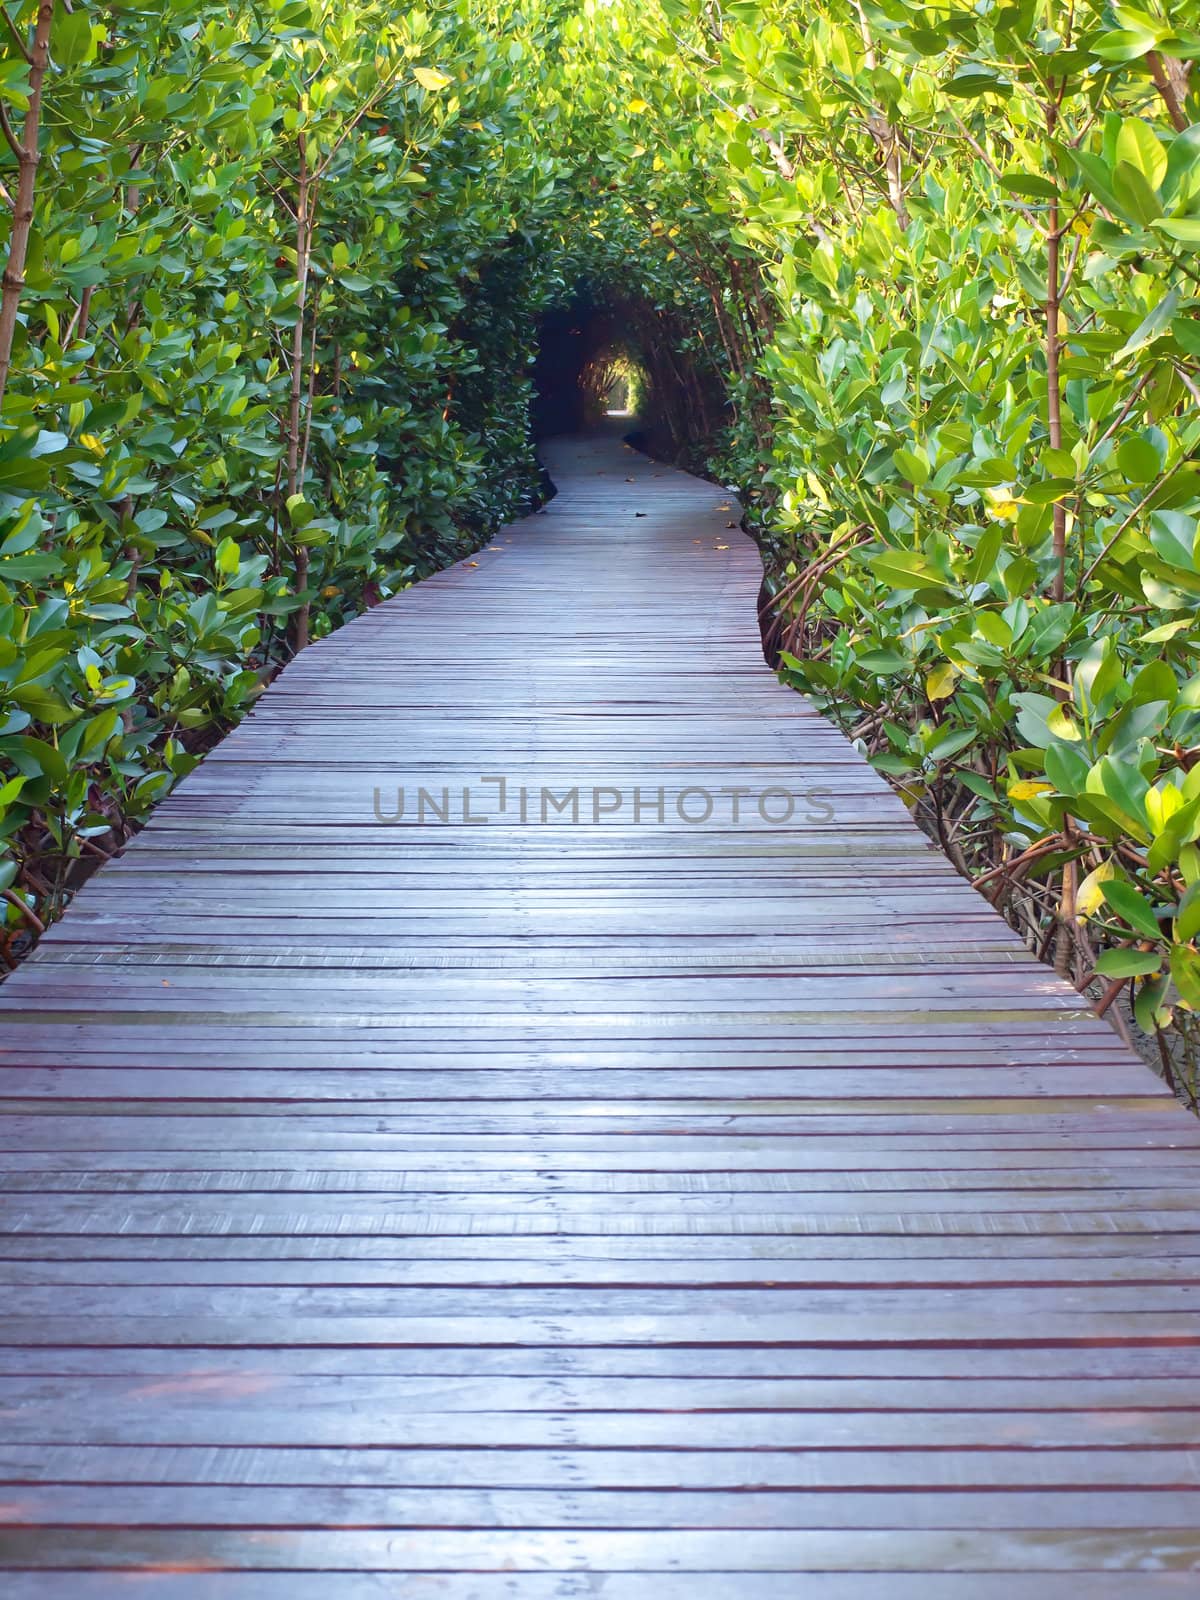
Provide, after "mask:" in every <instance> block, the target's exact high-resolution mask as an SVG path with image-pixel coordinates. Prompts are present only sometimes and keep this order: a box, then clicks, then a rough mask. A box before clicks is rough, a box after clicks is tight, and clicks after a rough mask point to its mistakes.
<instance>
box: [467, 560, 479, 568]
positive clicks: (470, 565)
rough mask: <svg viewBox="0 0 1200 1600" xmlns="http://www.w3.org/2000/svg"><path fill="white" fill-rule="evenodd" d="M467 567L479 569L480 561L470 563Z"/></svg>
mask: <svg viewBox="0 0 1200 1600" xmlns="http://www.w3.org/2000/svg"><path fill="white" fill-rule="evenodd" d="M467 565H468V566H469V567H477V566H478V565H479V563H478V561H468V562H467Z"/></svg>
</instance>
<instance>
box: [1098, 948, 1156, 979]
mask: <svg viewBox="0 0 1200 1600" xmlns="http://www.w3.org/2000/svg"><path fill="white" fill-rule="evenodd" d="M1161 970H1162V956H1160V955H1155V954H1154V953H1153V952H1152V951H1149V950H1145V951H1143V950H1105V951H1104V953H1103V955H1101V956H1100V957H1099V958H1098V959H1097V961H1096V971H1097V973H1098V974H1099V976H1100V977H1102V978H1148V977H1149V976H1150V974H1151V973H1152V972H1161Z"/></svg>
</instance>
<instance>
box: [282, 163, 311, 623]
mask: <svg viewBox="0 0 1200 1600" xmlns="http://www.w3.org/2000/svg"><path fill="white" fill-rule="evenodd" d="M296 145H297V149H298V151H299V156H300V166H299V173H298V177H297V184H296V282H297V284H298V286H299V291H298V293H297V295H296V326H295V328H294V329H293V331H292V386H291V397H290V400H289V404H288V426H287V498H288V499H289V500H290V499H291V497H292V496H293V495H296V494H299V493H300V431H301V430H300V417H301V410H302V407H303V400H304V331H305V311H306V308H307V305H308V262H309V256H310V254H311V251H312V233H313V228H312V193H311V180H310V174H309V168H308V147H307V143H306V141H305V137H304V135H303V133H301V134H299V135H298V137H297V140H296ZM295 558H296V589H297V592H298V593H302V592H303V591H304V590H305V589H306V588H307V587H308V546H307V545H304V544H299V545H297V546H296V549H295ZM309 610H310V607H309V602H308V601H307V600H303V601H301V603H300V607H299V609H298V610H297V612H296V614H295V616H294V617H293V618H292V647H293V649H294V650H295V651H296V652H297V653H299V652H300V651H301V650H303V649H304V648H305V646H306V645H307V644H308V621H309Z"/></svg>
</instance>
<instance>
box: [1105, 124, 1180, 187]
mask: <svg viewBox="0 0 1200 1600" xmlns="http://www.w3.org/2000/svg"><path fill="white" fill-rule="evenodd" d="M1116 158H1117V161H1118V162H1127V163H1128V164H1129V166H1131V167H1134V168H1136V169H1137V171H1138V172H1140V173H1141V175H1142V177H1143V178H1145V180H1146V182H1147V183H1148V184H1149V185H1150V187H1151V189H1157V188H1158V186H1159V184H1160V183H1161V182H1162V181H1163V178H1164V177H1165V176H1166V172H1167V152H1166V150H1165V149H1164V147H1163V144H1162V141H1161V140H1160V139H1159V137H1158V135H1157V134H1156V133H1155V131H1154V129H1153V128H1152V127H1151V126H1150V124H1149V123H1148V122H1143V121H1142V119H1141V117H1126V118H1125V120H1124V122H1122V124H1121V131H1120V132H1119V133H1118V134H1117V144H1116Z"/></svg>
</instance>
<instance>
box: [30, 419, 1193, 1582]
mask: <svg viewBox="0 0 1200 1600" xmlns="http://www.w3.org/2000/svg"><path fill="white" fill-rule="evenodd" d="M553 467H554V471H555V474H556V477H557V479H558V481H559V484H560V489H561V493H560V494H559V496H558V498H557V499H555V500H554V501H553V502H552V503H551V505H550V506H549V508H548V509H547V510H546V512H545V513H543V514H539V515H538V516H537V517H534V518H531V519H529V520H528V521H527V522H526V523H524V524H519V525H517V526H515V527H513V528H511V529H509V530H506V532H505V534H504V535H503V537H502V538H500V539H499V540H498V541H497V546H498V548H496V549H494V550H489V551H488V552H487V553H486V556H485V557H481V558H480V560H479V564H478V565H477V566H473V565H467V564H461V565H460V566H458V567H456V568H452V569H450V570H449V571H447V572H446V573H443V574H440V575H438V576H437V577H436V578H434V579H432V580H430V581H429V582H427V583H425V584H422V585H421V586H419V587H418V588H416V589H414V590H411V591H408V592H406V593H405V594H403V595H401V596H399V597H398V598H396V599H395V600H392V601H388V602H386V603H385V604H384V605H381V606H379V607H376V608H375V609H373V610H372V611H370V612H368V613H367V614H366V615H364V616H363V617H361V618H359V619H357V620H356V621H355V622H353V623H352V624H350V625H348V626H347V627H346V628H344V629H342V630H341V631H340V632H339V633H337V634H335V635H332V636H330V637H329V638H327V639H323V640H321V641H319V642H318V643H317V644H315V645H314V646H313V647H312V648H310V649H309V650H307V651H306V652H305V653H304V654H303V655H301V656H300V657H299V658H298V659H297V660H296V661H294V662H293V663H291V664H290V665H289V667H288V668H287V670H286V671H285V672H284V673H283V674H281V676H280V677H279V678H278V679H277V681H276V682H275V683H274V685H273V686H272V688H271V690H270V691H269V693H268V694H267V695H266V696H265V697H264V698H263V700H262V701H261V702H260V703H259V704H258V706H257V707H256V709H255V711H254V713H253V714H252V715H251V716H250V717H248V718H247V719H246V721H245V722H244V723H243V724H242V725H241V726H240V727H239V728H238V729H237V730H235V732H234V733H233V734H232V735H231V736H230V737H229V738H228V739H227V740H226V741H225V742H224V743H223V744H222V745H221V746H220V747H218V749H217V750H215V751H214V752H213V753H212V754H211V755H210V757H209V758H208V759H207V760H206V761H205V762H204V763H203V764H202V765H201V767H200V768H199V769H198V770H197V771H196V772H195V773H194V774H192V776H191V777H190V778H189V779H188V780H187V781H186V782H185V783H184V784H183V785H181V787H180V788H179V790H178V791H177V792H176V793H175V794H174V795H173V796H172V797H171V798H170V799H168V800H167V801H166V802H165V803H164V805H163V806H162V807H161V808H160V809H159V810H158V812H157V813H156V815H155V816H154V818H153V819H152V820H151V823H150V825H149V827H147V829H146V830H145V831H144V833H143V834H142V835H140V837H139V838H138V839H137V840H136V841H135V842H134V844H133V845H132V846H131V848H130V849H129V850H128V851H127V852H126V853H125V855H124V857H123V858H122V859H121V860H120V861H117V862H114V863H112V864H111V865H110V866H108V867H106V868H105V869H104V870H103V871H101V872H100V873H98V874H97V875H96V876H95V877H94V878H93V879H92V880H91V881H90V882H89V884H88V885H87V887H86V888H85V889H84V890H83V892H82V893H81V894H80V895H79V897H78V899H77V901H76V903H75V905H74V906H73V908H72V909H71V911H70V912H69V914H68V915H67V917H66V918H65V919H64V921H63V922H61V923H60V924H58V925H57V926H56V927H54V928H53V929H52V930H51V931H50V933H49V934H48V935H47V937H46V939H45V940H44V941H43V942H42V944H41V946H40V948H39V949H38V951H37V952H36V954H35V956H34V957H33V959H32V960H30V961H29V962H28V963H27V964H26V965H25V966H24V967H23V968H22V969H21V970H20V971H19V972H18V973H17V974H16V975H15V976H14V977H13V978H12V979H11V980H10V981H8V982H7V983H6V984H5V985H4V986H3V989H0V1197H2V1198H0V1298H2V1300H3V1305H2V1306H0V1571H3V1572H4V1578H3V1580H0V1586H2V1587H3V1590H4V1594H5V1596H6V1600H8V1597H9V1596H12V1597H13V1600H26V1597H30V1596H32V1595H33V1594H34V1592H35V1588H36V1594H37V1597H38V1600H95V1597H98V1596H104V1597H105V1600H107V1596H109V1595H115V1594H123V1593H127V1592H128V1590H129V1588H130V1586H131V1585H135V1586H136V1585H137V1584H139V1583H143V1582H144V1583H146V1584H147V1585H149V1586H152V1587H153V1588H154V1590H155V1592H156V1593H162V1594H164V1595H165V1596H168V1597H171V1600H240V1597H241V1596H243V1595H244V1596H246V1600H275V1597H276V1596H279V1600H283V1596H284V1594H285V1593H286V1596H287V1600H317V1597H318V1596H319V1600H328V1597H330V1596H336V1600H360V1596H361V1597H367V1596H375V1595H382V1594H388V1595H392V1594H396V1593H400V1592H403V1593H404V1594H406V1595H407V1594H410V1593H411V1594H414V1595H416V1594H425V1593H428V1594H438V1595H442V1596H445V1597H447V1600H585V1597H588V1596H592V1595H596V1594H599V1593H601V1592H602V1593H603V1594H604V1596H605V1597H606V1600H643V1597H644V1596H645V1595H647V1594H654V1595H656V1596H658V1597H659V1600H685V1597H686V1600H784V1597H786V1600H793V1597H794V1596H796V1595H797V1594H799V1593H801V1592H802V1593H803V1595H804V1597H805V1600H960V1597H961V1596H962V1595H963V1594H964V1593H966V1592H968V1591H969V1593H970V1594H971V1595H972V1596H973V1597H976V1596H977V1597H980V1600H1000V1597H1001V1596H1003V1600H1008V1597H1009V1596H1010V1595H1012V1594H1013V1593H1018V1592H1019V1593H1028V1594H1031V1595H1036V1596H1037V1597H1038V1600H1066V1597H1068V1596H1070V1597H1071V1600H1074V1597H1075V1596H1076V1595H1077V1594H1079V1593H1080V1592H1081V1588H1082V1585H1083V1584H1086V1586H1087V1590H1088V1592H1089V1593H1090V1594H1091V1595H1093V1596H1094V1597H1095V1600H1117V1597H1120V1600H1138V1597H1140V1596H1142V1595H1147V1596H1149V1595H1155V1596H1157V1595H1159V1594H1169V1593H1180V1594H1182V1593H1183V1592H1184V1590H1185V1588H1186V1590H1187V1592H1189V1593H1190V1592H1192V1590H1193V1589H1194V1586H1195V1582H1196V1578H1195V1573H1196V1569H1197V1567H1198V1566H1200V1541H1198V1538H1197V1535H1196V1534H1195V1533H1194V1531H1193V1530H1194V1528H1195V1527H1196V1525H1197V1508H1198V1505H1200V1500H1198V1496H1200V1476H1198V1472H1197V1462H1198V1461H1200V1199H1198V1198H1197V1196H1198V1195H1200V1182H1198V1181H1197V1180H1198V1179H1200V1125H1197V1123H1196V1122H1194V1121H1193V1120H1192V1119H1189V1118H1188V1117H1187V1116H1186V1115H1185V1114H1184V1113H1183V1112H1182V1110H1181V1109H1180V1108H1179V1107H1178V1106H1177V1105H1176V1104H1175V1103H1174V1100H1173V1098H1172V1096H1171V1095H1170V1094H1169V1092H1168V1091H1167V1089H1166V1088H1165V1087H1164V1086H1163V1085H1162V1084H1161V1083H1159V1082H1158V1081H1157V1080H1156V1079H1155V1078H1154V1077H1153V1075H1152V1074H1151V1073H1150V1072H1149V1071H1148V1070H1147V1069H1146V1068H1145V1067H1144V1066H1142V1064H1141V1063H1140V1062H1138V1061H1136V1060H1135V1059H1133V1058H1132V1057H1131V1056H1130V1055H1129V1053H1128V1052H1127V1051H1126V1050H1125V1048H1124V1047H1123V1046H1122V1045H1121V1043H1120V1042H1119V1040H1118V1039H1117V1038H1116V1036H1115V1035H1114V1034H1113V1033H1112V1031H1111V1030H1110V1028H1109V1027H1108V1025H1107V1024H1106V1023H1104V1022H1102V1021H1100V1020H1098V1019H1096V1018H1095V1017H1094V1016H1093V1015H1092V1014H1091V1013H1090V1011H1089V1010H1088V1009H1087V1006H1086V1004H1085V1003H1084V1002H1083V1001H1082V1000H1081V999H1080V997H1079V996H1078V995H1076V994H1074V993H1073V992H1072V991H1071V990H1069V989H1067V988H1066V987H1065V986H1063V985H1062V984H1061V983H1060V982H1059V981H1058V980H1057V979H1056V978H1055V977H1054V976H1053V974H1051V973H1049V972H1048V971H1047V970H1046V969H1045V968H1043V967H1041V966H1040V965H1038V963H1036V962H1035V961H1034V960H1033V958H1032V957H1031V956H1030V955H1029V953H1028V952H1027V951H1026V950H1025V949H1024V948H1023V947H1022V946H1021V945H1020V943H1019V942H1018V941H1017V939H1016V938H1015V936H1014V935H1013V934H1012V933H1011V931H1010V930H1009V929H1008V928H1007V927H1006V926H1005V924H1004V923H1003V922H1002V921H1001V920H1000V919H999V918H998V917H997V916H996V915H995V914H994V912H993V911H992V910H991V908H990V907H989V906H988V905H987V904H986V903H985V902H984V901H983V900H982V899H981V898H980V897H978V896H977V895H975V894H974V893H973V892H972V891H971V890H970V888H969V887H968V886H967V885H965V884H964V883H963V882H962V881H961V880H959V879H958V878H957V876H956V875H955V874H954V872H953V871H952V869H951V868H950V867H949V865H948V864H947V863H946V861H945V860H944V859H943V857H942V856H941V855H940V854H939V853H938V852H937V851H936V850H935V849H934V848H933V846H932V845H931V844H930V842H929V841H928V840H926V839H924V838H923V837H922V836H921V835H920V834H919V833H918V832H917V831H916V829H915V828H914V827H913V825H912V822H911V820H910V818H909V816H908V814H907V812H906V811H905V809H904V807H903V805H902V804H901V803H900V801H899V800H898V798H897V797H896V795H895V794H894V793H892V792H891V791H890V790H889V789H888V788H887V786H886V785H885V784H884V782H883V781H882V779H881V778H880V777H879V776H878V775H877V774H875V773H874V772H873V771H872V770H871V769H870V768H869V767H868V766H866V765H865V764H864V763H863V761H862V760H861V758H860V757H859V755H858V754H857V752H855V751H854V750H853V749H852V748H851V747H850V746H849V745H848V744H847V743H846V742H845V741H844V740H843V739H842V738H841V736H840V735H839V734H838V733H837V732H836V730H835V729H833V728H832V727H831V726H830V725H829V724H828V723H826V722H824V721H823V720H822V719H821V718H820V717H819V716H817V715H816V714H815V712H814V711H813V709H812V707H811V706H809V705H808V704H807V703H806V702H805V701H803V700H802V699H801V698H800V697H798V696H796V695H794V694H792V693H791V692H790V691H787V690H785V689H783V688H781V687H780V686H779V685H778V684H777V683H776V682H775V681H774V679H773V677H772V675H771V674H770V672H769V671H768V670H767V669H766V667H765V666H764V665H763V663H762V660H761V653H760V649H759V645H758V637H757V631H756V626H755V602H756V596H757V590H758V585H759V582H760V579H761V568H760V565H759V562H758V557H757V555H756V553H755V551H754V549H753V547H752V545H751V544H750V542H749V541H748V540H745V539H742V538H732V539H731V537H730V535H729V533H728V530H727V528H726V524H727V522H728V521H729V516H730V513H729V511H728V510H727V509H726V505H727V502H726V500H725V497H724V494H723V491H721V490H719V489H717V488H715V487H714V486H712V485H706V484H703V483H700V482H699V481H697V480H695V479H691V478H688V477H686V476H684V475H682V474H679V473H673V472H671V471H669V470H668V469H665V468H662V467H659V466H657V465H655V464H653V463H651V462H649V461H647V460H645V459H644V458H642V457H639V456H636V455H634V454H632V453H630V452H629V451H628V450H626V449H624V448H622V447H621V445H620V444H619V443H618V442H616V441H614V440H612V439H610V438H605V437H597V438H592V439H585V440H576V441H569V442H564V443H562V444H561V445H560V446H558V447H556V450H555V453H554V460H553ZM635 509H636V510H638V511H639V512H644V513H645V515H641V516H637V517H634V516H633V511H634V510H635ZM568 617H569V619H570V624H569V626H564V623H563V619H564V618H568ZM680 617H686V618H688V626H689V630H690V631H689V637H690V638H691V639H692V640H693V641H694V646H693V648H692V649H691V650H690V652H687V653H685V652H684V651H683V649H682V647H681V645H680V641H679V634H678V619H679V618H680ZM464 638H466V639H469V640H470V641H471V648H470V649H469V650H463V649H462V648H461V641H462V640H463V639H464ZM489 774H490V775H491V778H490V779H489V778H488V777H487V775H489ZM501 775H503V777H504V779H505V795H504V797H503V800H501V797H500V794H499V783H498V779H499V777H500V776H501ZM401 786H403V787H404V789H405V791H406V796H405V811H404V815H403V817H399V816H395V820H389V818H390V817H392V816H393V815H394V814H395V813H396V811H397V809H398V807H397V803H396V794H397V789H398V788H399V787H401ZM421 787H424V788H425V789H426V790H427V791H429V793H430V794H432V795H433V797H434V798H433V800H432V801H430V800H427V801H425V802H420V801H419V800H418V796H417V791H418V790H419V789H420V788H421ZM443 789H444V790H445V791H446V793H445V796H443V797H442V798H441V799H440V800H439V798H438V797H439V796H442V791H443ZM573 789H577V790H578V791H579V814H578V815H576V813H575V807H574V802H573V801H572V800H571V799H570V791H571V790H573ZM464 791H466V801H469V805H468V804H466V802H465V801H464ZM522 791H524V798H523V799H522V798H521V795H522ZM543 791H547V792H549V793H550V794H551V795H552V796H553V797H555V798H554V799H553V802H550V801H546V800H545V799H544V797H543ZM735 791H736V792H738V793H739V794H740V796H741V798H740V799H739V800H738V801H737V804H738V806H739V807H740V811H738V812H737V813H734V812H733V810H732V806H733V796H734V792H735ZM770 791H773V792H774V796H775V810H774V811H773V810H772V807H771V805H770V804H765V805H760V803H759V802H760V800H765V798H766V796H767V794H768V792H770ZM564 793H565V794H566V795H567V797H568V798H567V799H565V800H564V799H563V798H562V797H563V795H564ZM781 795H782V797H783V799H784V800H787V801H788V803H789V813H790V814H789V815H788V816H787V817H783V816H782V810H781V808H780V798H781ZM709 800H711V814H706V815H704V816H699V815H698V810H699V809H701V808H703V807H705V806H706V805H707V803H708V801H709ZM439 804H440V805H441V807H442V814H439V813H438V810H437V807H438V805H439ZM689 805H690V807H691V810H690V812H689ZM422 806H423V807H424V809H422ZM593 806H596V807H597V809H595V810H593V809H592V808H593ZM481 810H486V811H487V820H486V821H484V822H477V821H473V820H468V813H470V814H471V815H472V816H474V815H476V814H478V813H479V812H480V811H481ZM1085 1575H1086V1576H1085Z"/></svg>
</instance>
